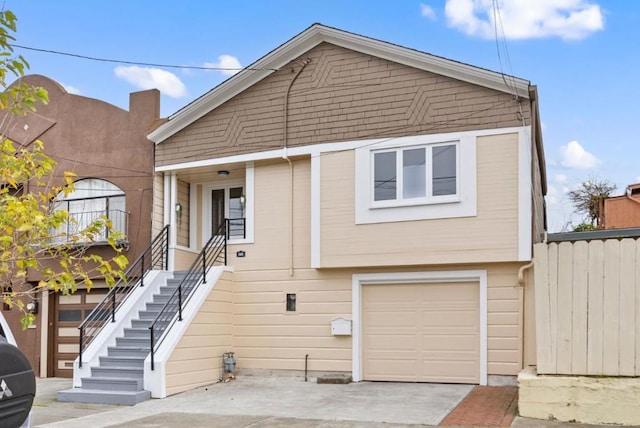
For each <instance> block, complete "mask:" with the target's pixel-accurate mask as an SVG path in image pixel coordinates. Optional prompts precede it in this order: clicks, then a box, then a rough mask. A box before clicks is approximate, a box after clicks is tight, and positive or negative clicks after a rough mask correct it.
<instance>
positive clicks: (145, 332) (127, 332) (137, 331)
mask: <svg viewBox="0 0 640 428" xmlns="http://www.w3.org/2000/svg"><path fill="white" fill-rule="evenodd" d="M124 337H132V338H134V337H135V338H139V339H148V338H149V328H148V327H141V328H125V329H124Z"/></svg>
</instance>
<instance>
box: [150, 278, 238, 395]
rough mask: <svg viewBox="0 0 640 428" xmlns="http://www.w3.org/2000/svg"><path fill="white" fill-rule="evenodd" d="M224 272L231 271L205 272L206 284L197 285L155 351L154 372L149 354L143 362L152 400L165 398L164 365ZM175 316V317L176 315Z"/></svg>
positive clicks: (165, 380) (165, 379)
mask: <svg viewBox="0 0 640 428" xmlns="http://www.w3.org/2000/svg"><path fill="white" fill-rule="evenodd" d="M225 271H233V268H230V267H229V266H214V267H211V268H209V269H208V270H207V282H206V283H205V284H201V285H199V286H198V287H197V288H196V289H195V291H194V294H193V296H192V297H191V299H190V300H189V303H187V305H186V306H185V307H184V308H183V309H182V321H176V322H175V323H174V324H173V325H172V326H171V327H170V329H169V330H168V331H166V332H165V333H166V335H167V336H166V337H165V338H164V339H163V341H162V343H161V344H160V346H159V347H158V349H157V350H156V351H155V354H154V370H151V354H149V355H148V356H147V358H146V359H145V360H144V386H143V388H144V389H145V390H147V391H150V392H151V397H152V398H165V397H166V396H167V378H166V364H167V361H169V358H170V357H171V354H172V353H173V351H174V350H175V348H176V346H177V345H178V343H179V342H180V339H182V336H184V334H185V332H186V331H187V329H188V328H189V326H190V325H191V322H192V321H193V319H194V318H195V316H196V315H197V314H198V312H199V311H200V308H201V307H202V305H203V304H204V302H205V301H206V300H207V297H208V296H209V294H210V293H211V291H212V290H213V288H214V287H215V285H216V283H217V282H218V280H219V279H220V277H221V276H222V274H223V272H225ZM176 316H177V315H176Z"/></svg>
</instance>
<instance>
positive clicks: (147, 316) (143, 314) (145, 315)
mask: <svg viewBox="0 0 640 428" xmlns="http://www.w3.org/2000/svg"><path fill="white" fill-rule="evenodd" d="M159 313H160V312H159V311H138V319H141V320H154V319H155V318H156V317H157V316H158V314H159Z"/></svg>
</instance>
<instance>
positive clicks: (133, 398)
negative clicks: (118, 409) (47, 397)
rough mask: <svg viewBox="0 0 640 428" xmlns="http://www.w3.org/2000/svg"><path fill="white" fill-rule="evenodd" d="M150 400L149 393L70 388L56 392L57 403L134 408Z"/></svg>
mask: <svg viewBox="0 0 640 428" xmlns="http://www.w3.org/2000/svg"><path fill="white" fill-rule="evenodd" d="M149 398H151V392H149V391H103V390H97V389H84V388H72V389H66V390H62V391H58V401H63V402H68V403H90V404H117V405H121V406H134V405H136V404H138V403H140V402H142V401H145V400H148V399H149Z"/></svg>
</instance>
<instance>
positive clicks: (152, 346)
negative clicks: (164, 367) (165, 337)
mask: <svg viewBox="0 0 640 428" xmlns="http://www.w3.org/2000/svg"><path fill="white" fill-rule="evenodd" d="M149 330H150V331H151V332H150V333H149V337H151V370H153V369H154V368H155V364H154V359H153V357H154V355H153V348H154V342H155V341H154V340H153V339H154V338H153V325H151V326H149Z"/></svg>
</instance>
